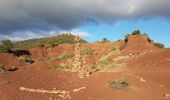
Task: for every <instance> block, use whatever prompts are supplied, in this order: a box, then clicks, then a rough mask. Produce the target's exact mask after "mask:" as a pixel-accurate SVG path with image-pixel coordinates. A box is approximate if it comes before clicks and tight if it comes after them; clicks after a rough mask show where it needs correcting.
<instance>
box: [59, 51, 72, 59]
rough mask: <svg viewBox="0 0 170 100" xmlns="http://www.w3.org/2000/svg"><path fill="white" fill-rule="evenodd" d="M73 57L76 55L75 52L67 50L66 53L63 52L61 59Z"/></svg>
mask: <svg viewBox="0 0 170 100" xmlns="http://www.w3.org/2000/svg"><path fill="white" fill-rule="evenodd" d="M72 57H74V54H73V53H68V52H65V53H63V54H62V55H60V56H59V60H64V59H69V58H72Z"/></svg>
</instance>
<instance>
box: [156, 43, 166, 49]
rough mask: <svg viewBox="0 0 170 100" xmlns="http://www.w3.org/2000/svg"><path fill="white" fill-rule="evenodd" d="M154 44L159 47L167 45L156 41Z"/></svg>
mask: <svg viewBox="0 0 170 100" xmlns="http://www.w3.org/2000/svg"><path fill="white" fill-rule="evenodd" d="M154 45H155V46H156V47H158V48H165V46H164V45H163V44H162V43H154Z"/></svg>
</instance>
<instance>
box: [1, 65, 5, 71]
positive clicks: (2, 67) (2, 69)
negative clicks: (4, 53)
mask: <svg viewBox="0 0 170 100" xmlns="http://www.w3.org/2000/svg"><path fill="white" fill-rule="evenodd" d="M4 71H5V68H4V66H3V65H2V64H0V72H4Z"/></svg>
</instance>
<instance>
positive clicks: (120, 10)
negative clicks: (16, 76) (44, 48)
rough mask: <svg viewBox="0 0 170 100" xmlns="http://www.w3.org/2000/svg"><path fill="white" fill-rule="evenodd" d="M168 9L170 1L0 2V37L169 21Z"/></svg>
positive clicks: (169, 13) (10, 0)
mask: <svg viewBox="0 0 170 100" xmlns="http://www.w3.org/2000/svg"><path fill="white" fill-rule="evenodd" d="M169 5H170V0H48V1H47V0H0V35H1V37H2V34H3V35H6V36H9V37H12V36H14V33H16V32H20V33H17V34H15V35H18V37H19V36H20V37H22V36H21V35H19V34H24V35H26V33H25V32H26V31H28V33H27V34H28V35H29V34H31V35H30V36H32V38H34V36H35V37H37V35H39V36H40V37H41V36H45V34H43V32H51V34H54V33H55V32H57V31H62V30H67V31H70V30H73V29H76V28H77V27H79V26H82V25H84V24H87V23H88V22H98V23H107V24H113V23H115V22H119V21H122V20H129V19H146V18H155V17H162V18H165V19H168V20H169V19H170V12H169V9H170V6H169ZM37 30H38V31H40V33H42V35H41V34H39V33H37V32H36V31H37ZM75 33H79V34H82V36H83V35H84V36H86V35H88V33H86V32H81V31H78V32H75ZM33 34H34V35H33ZM30 36H28V37H29V38H30ZM84 36H83V37H84ZM16 37H17V36H16ZM1 39H2V38H1ZM16 40H17V38H16Z"/></svg>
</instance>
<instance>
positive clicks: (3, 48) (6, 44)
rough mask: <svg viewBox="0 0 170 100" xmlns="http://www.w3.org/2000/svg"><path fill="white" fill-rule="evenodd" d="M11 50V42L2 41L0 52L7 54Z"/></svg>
mask: <svg viewBox="0 0 170 100" xmlns="http://www.w3.org/2000/svg"><path fill="white" fill-rule="evenodd" d="M12 48H13V43H12V41H11V40H2V41H1V44H0V52H9V51H11V49H12Z"/></svg>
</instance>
